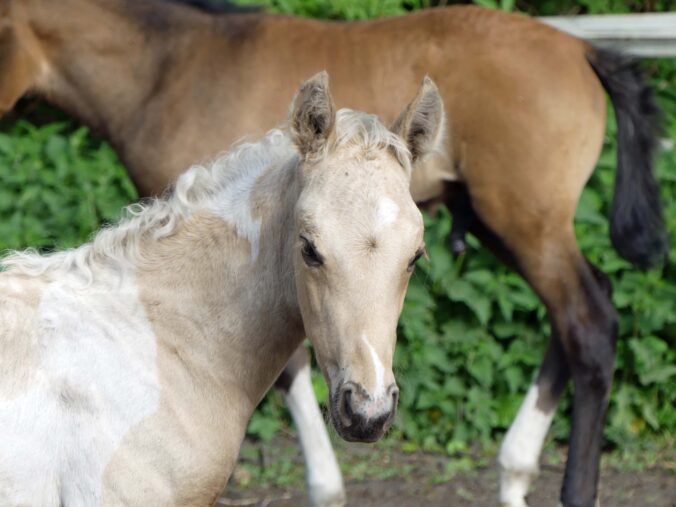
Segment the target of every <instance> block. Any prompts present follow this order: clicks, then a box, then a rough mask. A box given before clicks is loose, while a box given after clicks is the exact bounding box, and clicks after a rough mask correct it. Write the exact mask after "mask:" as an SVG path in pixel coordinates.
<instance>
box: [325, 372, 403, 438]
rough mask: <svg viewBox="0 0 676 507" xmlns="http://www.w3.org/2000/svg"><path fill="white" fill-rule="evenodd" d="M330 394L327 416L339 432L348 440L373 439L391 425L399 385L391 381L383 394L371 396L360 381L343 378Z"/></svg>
mask: <svg viewBox="0 0 676 507" xmlns="http://www.w3.org/2000/svg"><path fill="white" fill-rule="evenodd" d="M332 398H333V399H332V403H331V405H332V406H331V416H332V419H333V424H334V426H335V427H336V430H337V431H338V433H339V434H340V436H341V437H343V438H344V439H345V440H348V441H350V442H375V441H376V440H378V439H379V438H380V437H382V436H383V434H384V433H385V432H386V431H387V430H388V429H389V428H390V426H391V425H392V421H393V420H394V416H395V414H396V412H397V402H398V401H399V389H398V388H397V386H396V385H395V384H392V385H390V387H389V388H388V389H387V390H386V392H385V394H383V395H381V396H378V397H374V396H372V395H370V394H369V393H368V392H367V391H366V389H364V388H363V387H362V386H361V385H359V384H357V383H355V382H346V383H344V384H342V385H341V386H340V387H339V388H338V390H337V392H336V393H335V395H334V396H333V397H332Z"/></svg>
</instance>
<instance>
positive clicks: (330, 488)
mask: <svg viewBox="0 0 676 507" xmlns="http://www.w3.org/2000/svg"><path fill="white" fill-rule="evenodd" d="M285 399H286V404H287V406H288V407H289V410H290V411H291V416H292V417H293V421H294V423H295V425H296V429H297V430H298V438H299V439H300V445H301V448H302V449H303V455H304V456H305V463H306V465H305V470H306V474H307V482H308V491H309V494H310V498H311V499H312V502H311V504H312V505H343V504H344V499H345V490H344V489H343V478H342V476H341V475H340V469H339V468H338V462H337V461H336V456H335V455H334V454H333V448H332V447H331V441H330V440H329V435H328V434H327V432H326V426H325V425H324V418H323V417H322V414H321V412H320V411H319V406H318V405H317V400H316V399H315V393H314V391H313V390H312V382H311V380H310V368H309V366H307V365H305V366H303V368H301V369H300V370H299V371H298V373H297V374H296V377H295V378H294V380H293V383H292V384H291V388H290V389H289V392H288V393H286V395H285Z"/></svg>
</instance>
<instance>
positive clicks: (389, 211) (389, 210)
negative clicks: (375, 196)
mask: <svg viewBox="0 0 676 507" xmlns="http://www.w3.org/2000/svg"><path fill="white" fill-rule="evenodd" d="M398 216H399V206H397V204H396V203H395V202H394V201H393V200H392V199H390V198H389V197H383V198H381V199H380V200H379V201H378V207H377V208H376V223H375V228H376V230H377V231H379V230H381V229H384V228H385V227H387V226H388V225H391V224H393V223H394V222H395V220H396V219H397V217H398Z"/></svg>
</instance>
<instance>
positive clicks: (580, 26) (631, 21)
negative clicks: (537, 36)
mask: <svg viewBox="0 0 676 507" xmlns="http://www.w3.org/2000/svg"><path fill="white" fill-rule="evenodd" d="M539 19H540V21H543V22H544V23H547V24H548V25H551V26H553V27H555V28H558V29H559V30H562V31H564V32H568V33H570V34H571V35H575V36H576V37H580V38H581V39H586V40H588V41H589V42H592V43H594V44H595V45H597V46H600V47H606V48H611V49H617V50H621V51H624V52H627V53H630V54H633V55H636V56H643V57H655V58H665V57H672V58H673V57H676V12H674V13H672V12H669V13H661V14H608V15H600V16H588V15H583V16H552V17H541V18H539Z"/></svg>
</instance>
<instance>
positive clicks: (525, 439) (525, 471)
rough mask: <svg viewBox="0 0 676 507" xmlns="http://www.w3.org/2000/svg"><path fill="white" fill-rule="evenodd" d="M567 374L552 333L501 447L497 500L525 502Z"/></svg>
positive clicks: (509, 504)
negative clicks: (535, 375)
mask: <svg viewBox="0 0 676 507" xmlns="http://www.w3.org/2000/svg"><path fill="white" fill-rule="evenodd" d="M568 378H569V370H568V364H567V362H566V356H565V354H564V352H563V350H562V348H561V342H560V341H559V338H558V337H557V336H556V335H555V334H553V335H552V337H551V338H550V339H549V346H548V348H547V352H546V353H545V358H544V361H543V362H542V366H541V367H540V372H539V373H538V377H537V379H536V380H535V382H533V384H532V385H531V386H530V387H529V389H528V393H527V394H526V398H525V399H524V401H523V403H522V404H521V407H520V408H519V411H518V413H517V415H516V418H515V419H514V421H513V422H512V425H511V426H510V427H509V431H508V432H507V434H506V435H505V439H504V440H503V443H502V446H501V447H500V454H499V456H498V465H499V467H500V503H501V504H502V505H504V506H505V507H525V506H526V501H525V498H526V495H527V494H528V488H529V487H530V484H531V481H533V479H535V477H537V475H538V472H539V465H538V463H539V459H540V454H541V452H542V446H543V444H544V441H545V437H546V435H547V431H548V430H549V426H550V425H551V422H552V419H553V417H554V412H555V411H556V406H557V404H558V401H559V399H560V397H561V393H562V392H563V389H564V387H565V385H566V382H567V380H568Z"/></svg>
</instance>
